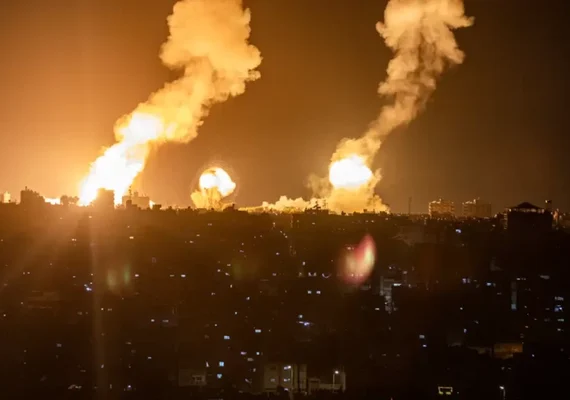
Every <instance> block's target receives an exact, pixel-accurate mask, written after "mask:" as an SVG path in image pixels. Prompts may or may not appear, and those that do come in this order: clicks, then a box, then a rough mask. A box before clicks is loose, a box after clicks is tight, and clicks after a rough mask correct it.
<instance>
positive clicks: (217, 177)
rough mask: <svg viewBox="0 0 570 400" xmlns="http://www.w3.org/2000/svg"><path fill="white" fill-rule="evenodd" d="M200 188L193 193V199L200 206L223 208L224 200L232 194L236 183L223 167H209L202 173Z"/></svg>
mask: <svg viewBox="0 0 570 400" xmlns="http://www.w3.org/2000/svg"><path fill="white" fill-rule="evenodd" d="M198 186H199V190H197V191H195V192H194V193H192V196H191V198H192V201H193V202H194V204H195V205H196V207H199V208H214V209H221V208H223V203H222V200H223V199H224V198H226V197H228V196H229V195H231V194H232V193H233V192H234V191H235V189H236V186H237V185H236V184H235V182H234V181H232V178H231V177H230V175H229V174H228V173H227V172H226V171H224V170H223V169H222V168H219V167H214V168H209V169H207V170H206V171H204V172H203V173H202V175H200V180H199V181H198Z"/></svg>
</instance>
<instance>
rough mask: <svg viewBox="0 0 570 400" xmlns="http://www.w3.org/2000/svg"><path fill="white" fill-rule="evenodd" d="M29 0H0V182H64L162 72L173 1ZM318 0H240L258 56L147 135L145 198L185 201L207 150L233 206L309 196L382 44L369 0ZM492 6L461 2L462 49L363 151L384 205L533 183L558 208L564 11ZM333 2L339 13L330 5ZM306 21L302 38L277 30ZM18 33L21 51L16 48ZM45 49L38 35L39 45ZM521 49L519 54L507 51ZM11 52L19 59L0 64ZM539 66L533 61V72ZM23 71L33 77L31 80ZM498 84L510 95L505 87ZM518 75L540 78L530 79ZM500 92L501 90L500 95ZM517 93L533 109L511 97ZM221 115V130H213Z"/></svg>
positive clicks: (48, 185) (48, 186) (59, 186)
mask: <svg viewBox="0 0 570 400" xmlns="http://www.w3.org/2000/svg"><path fill="white" fill-rule="evenodd" d="M32 3H33V2H31V3H28V5H23V4H18V3H16V2H7V3H5V4H3V5H2V7H3V8H4V9H3V12H2V15H3V16H7V18H8V23H7V24H6V25H5V26H4V28H3V29H5V30H6V31H5V33H6V35H3V37H4V39H3V40H5V41H6V42H3V44H4V45H5V47H6V48H7V52H8V54H9V55H8V57H11V59H12V60H13V61H14V62H13V64H12V66H11V67H9V66H8V65H3V66H2V69H1V71H0V72H1V73H2V74H3V76H4V77H5V79H4V81H5V82H4V88H5V92H6V93H7V96H6V97H5V99H4V100H2V109H3V110H5V112H4V114H5V115H4V118H3V120H2V122H0V128H1V129H2V130H3V131H4V132H14V133H13V134H12V135H2V137H1V139H0V140H1V143H0V144H2V146H3V148H4V149H15V150H16V151H10V152H6V153H5V154H4V157H3V158H2V160H1V165H0V167H1V170H2V171H5V173H3V174H0V189H1V190H7V191H9V192H11V193H17V192H18V191H19V190H20V189H21V188H22V187H23V186H25V185H27V186H29V187H31V188H34V189H36V190H38V191H40V192H41V193H42V194H45V195H46V196H47V197H59V196H60V195H63V194H69V195H76V194H77V185H78V182H79V181H80V179H81V177H82V176H84V174H85V172H86V168H88V165H89V163H90V162H91V161H92V159H94V158H95V157H96V156H97V154H99V149H100V148H101V147H102V146H107V145H110V144H111V143H112V142H111V141H110V140H111V134H112V126H113V122H114V120H115V119H116V118H117V116H120V115H123V114H125V113H126V112H129V110H130V109H132V107H133V106H134V105H136V104H137V103H138V102H139V101H141V100H143V99H144V96H145V95H146V94H147V93H148V92H150V91H152V90H154V89H155V88H156V87H160V85H161V84H162V82H164V81H168V80H172V78H173V77H172V74H170V73H168V72H166V70H165V69H163V68H162V67H160V66H159V61H158V60H157V58H156V54H157V50H158V48H159V46H160V43H161V42H162V41H163V40H164V37H165V29H166V26H165V22H164V21H165V16H166V15H167V14H168V13H169V11H170V9H171V6H172V3H173V2H164V3H160V4H159V3H157V4H155V5H152V6H148V5H144V6H140V7H139V9H138V11H139V12H140V15H141V20H144V21H145V24H146V25H144V27H143V26H140V25H141V24H139V25H136V24H135V25H129V29H128V30H125V29H119V28H116V27H111V26H109V25H106V24H104V22H105V21H106V19H108V18H129V17H128V16H122V15H119V14H117V10H116V9H115V8H113V6H112V5H111V4H110V3H108V4H107V3H100V4H98V5H96V4H95V3H89V2H87V1H85V2H79V3H76V4H75V5H74V7H70V8H67V9H63V7H61V8H58V7H55V8H53V9H52V8H50V9H49V10H47V9H44V8H42V4H43V3H42V4H40V3H38V4H35V6H37V7H36V8H26V7H29V6H30V5H34V4H32ZM167 3H168V4H167ZM330 4H331V5H330V7H329V9H328V14H324V13H322V5H318V4H317V3H315V4H314V5H307V4H302V2H298V3H297V2H290V3H288V6H287V7H285V4H284V3H280V2H273V3H272V4H271V5H267V4H264V3H262V2H259V1H249V2H246V6H248V7H249V8H250V9H251V12H252V38H251V40H252V42H253V43H254V44H255V45H256V46H258V47H259V48H260V49H261V51H262V54H263V57H264V60H263V63H262V65H261V67H260V70H261V72H262V78H261V79H260V80H259V81H258V82H254V83H252V84H251V87H250V88H249V89H248V91H247V92H246V93H245V94H244V95H243V96H242V97H240V98H237V99H234V100H230V101H229V102H228V103H227V104H223V105H218V106H214V108H213V109H212V113H211V115H210V116H209V118H208V120H207V121H205V123H204V126H202V127H201V128H200V136H199V137H198V138H197V139H196V140H195V141H193V142H192V143H190V144H188V145H168V146H163V147H162V148H160V149H158V150H156V151H154V152H153V155H152V156H151V159H150V161H149V165H148V168H147V169H146V171H145V173H144V174H143V176H142V177H141V179H140V180H139V181H138V182H137V189H138V190H139V191H141V192H144V193H146V194H148V195H149V196H150V197H151V198H153V199H156V201H157V202H160V203H165V204H181V205H190V204H191V201H190V193H191V192H192V191H193V190H195V189H196V187H197V180H198V176H199V174H200V173H201V172H202V171H203V170H204V169H205V168H206V167H208V166H211V165H213V164H215V161H218V160H219V161H221V163H223V165H224V166H226V165H227V166H229V167H230V168H231V172H232V174H231V175H232V178H233V179H234V181H235V182H236V183H237V187H238V190H237V194H236V197H235V201H236V203H237V204H238V205H240V206H241V205H247V206H255V205H258V204H260V203H261V202H262V201H275V200H277V199H278V197H279V196H280V195H283V194H286V195H288V196H289V197H298V196H304V197H305V198H308V197H310V193H309V191H308V190H307V189H306V188H305V186H304V183H305V180H306V177H307V175H308V174H309V173H311V172H320V173H324V172H325V171H326V170H325V168H326V165H327V158H328V156H329V155H330V153H331V152H332V149H334V146H335V145H336V143H337V142H338V139H340V138H342V137H346V136H349V137H350V136H357V135H359V134H360V133H361V132H362V131H363V129H365V128H366V125H367V124H368V123H369V121H370V120H372V119H373V118H374V116H375V115H376V114H377V112H378V109H379V107H380V106H381V104H382V102H381V101H379V100H378V98H377V95H376V94H375V88H376V86H377V84H378V82H379V81H380V80H381V79H382V78H383V76H382V74H383V71H384V70H385V69H386V65H387V62H388V60H389V59H390V57H391V54H390V51H389V50H388V49H387V48H385V46H384V45H383V44H382V41H381V40H380V39H379V38H378V35H377V33H376V32H375V31H374V23H375V22H376V21H377V20H378V19H379V18H381V15H382V10H383V7H384V6H385V3H383V2H362V3H361V5H360V6H359V7H348V6H346V4H344V3H342V2H333V3H330ZM133 5H134V4H133ZM155 7H156V8H155ZM503 7H504V8H501V7H496V6H494V7H491V6H489V5H485V4H484V3H483V4H474V3H472V2H468V3H467V4H466V14H468V15H471V16H474V17H475V20H476V25H475V26H474V27H472V28H470V29H468V30H465V31H458V33H457V38H458V39H457V40H458V42H459V45H460V46H461V48H462V49H464V50H465V52H466V54H467V58H466V60H465V63H464V65H462V66H460V67H458V68H454V69H452V70H451V71H449V73H448V74H447V75H446V76H444V77H443V78H442V80H441V82H440V84H439V87H438V91H437V92H436V93H435V94H434V97H433V98H432V100H431V101H430V103H429V104H428V106H427V109H426V112H425V113H424V114H422V115H420V116H419V117H418V119H417V120H416V121H415V122H412V123H411V124H410V125H409V126H408V127H406V128H403V129H402V130H405V131H406V132H399V133H396V134H394V135H392V136H391V137H390V139H389V140H388V141H387V142H386V145H385V147H384V148H383V149H382V150H381V153H380V155H379V156H378V157H377V162H376V163H375V164H374V166H375V167H376V166H381V167H383V169H382V174H383V180H382V181H381V182H380V184H379V185H378V193H380V195H381V196H382V198H383V199H385V201H386V202H387V203H388V204H389V205H390V206H391V208H392V209H393V211H395V212H406V211H407V208H408V198H409V197H412V198H413V203H412V211H414V212H420V211H421V210H423V209H424V207H425V204H426V203H427V202H429V201H431V200H433V199H436V198H439V197H444V198H448V199H451V200H454V201H455V202H456V203H459V202H460V201H463V200H465V199H470V198H474V197H478V196H480V197H481V198H485V199H487V200H488V201H489V202H491V203H492V204H494V205H495V204H496V209H502V208H504V207H508V206H512V205H514V204H518V203H519V202H520V201H523V200H528V201H530V202H531V203H535V204H542V202H543V201H544V199H547V198H548V199H553V201H554V204H555V207H560V208H561V209H569V208H570V197H569V196H570V195H569V194H568V190H567V186H566V184H565V183H564V182H566V181H567V179H566V178H565V174H566V172H565V171H566V170H567V168H565V165H566V164H565V163H566V159H565V158H564V156H563V154H562V149H563V148H564V143H565V141H566V140H567V136H565V135H563V130H564V128H563V125H561V122H562V121H563V119H562V118H563V111H562V108H561V107H562V104H563V101H561V100H562V99H563V96H564V93H565V89H564V88H565V85H567V80H564V79H560V77H561V75H559V74H562V73H563V71H564V70H565V65H566V64H565V63H567V61H566V59H565V58H564V57H560V58H559V57H554V56H553V55H554V53H553V49H554V48H560V49H565V48H567V46H568V43H567V42H566V41H565V40H566V39H564V35H559V34H558V33H557V32H558V31H557V29H559V28H560V24H558V22H557V21H558V19H557V15H558V16H559V15H563V14H564V12H563V10H564V9H565V7H566V5H565V4H564V3H562V2H555V3H550V4H549V7H545V8H544V9H542V8H540V7H542V6H540V5H535V6H533V8H530V5H527V4H526V3H525V2H523V3H521V4H520V6H519V7H520V8H519V10H518V11H519V14H518V15H517V19H516V20H515V19H513V18H509V17H508V14H507V8H508V7H507V6H503ZM85 11H90V12H89V13H85ZM278 11H283V12H282V13H278V14H279V15H280V18H282V19H285V20H286V21H288V22H291V24H292V23H293V21H294V22H295V23H296V27H297V31H296V32H295V33H292V32H288V33H287V35H286V36H283V34H284V33H285V32H286V31H285V30H280V29H282V28H279V26H275V24H273V23H272V22H273V21H274V20H275V14H276V13H277V12H278ZM319 12H320V13H319ZM41 13H47V14H45V15H50V17H52V18H53V20H54V21H58V22H59V24H58V25H59V26H58V28H57V29H56V28H52V27H50V26H48V25H46V24H47V20H45V19H43V17H41V15H40V14H41ZM343 13H345V14H346V13H349V14H347V15H351V16H353V15H354V18H352V17H351V18H348V17H347V18H341V15H343ZM361 14H362V15H361ZM364 14H367V16H364ZM137 15H138V14H137ZM159 16H160V18H159ZM310 16H312V17H313V18H310ZM12 17H13V18H12ZM78 18H79V19H78ZM531 18H532V19H533V21H534V22H535V23H536V24H538V25H539V26H541V29H538V30H537V31H536V32H533V33H532V34H533V35H534V36H533V37H534V38H533V39H532V40H530V39H529V40H527V41H525V40H521V37H524V35H527V34H528V33H527V32H525V31H524V29H522V25H523V24H524V23H525V22H527V21H530V20H531ZM78 21H81V23H80V24H79V25H80V26H77V24H76V22H78ZM309 21H311V22H310V23H309ZM355 21H359V22H358V23H356V22H355ZM338 24H340V25H339V26H340V27H341V28H342V29H338V26H337V25H338ZM24 26H25V27H26V29H27V32H28V34H31V33H32V32H34V30H36V29H42V30H44V31H45V35H43V37H42V39H41V42H38V43H36V44H34V45H32V43H31V42H30V41H29V39H27V37H28V36H29V35H28V34H26V35H19V36H18V35H17V33H18V32H19V31H20V30H21V29H22V28H23V27H24ZM48 28H49V29H48ZM143 30H144V32H143ZM313 31H314V34H313V35H312V36H310V35H309V36H307V37H311V40H308V41H306V42H307V43H306V44H305V45H297V44H298V43H299V41H295V43H293V38H298V37H300V36H302V35H304V34H306V33H307V32H313ZM335 31H336V33H335ZM268 32H270V33H268ZM497 32H501V34H498V35H495V34H496V33H497ZM271 33H274V34H273V35H272V34H271ZM277 33H280V34H277ZM536 35H539V36H540V35H542V36H540V38H538V37H536ZM111 36H112V37H113V38H114V42H112V41H111V39H110V37H111ZM135 37H136V38H137V40H136V41H134V42H133V39H134V38H135ZM272 38H273V39H272ZM60 39H61V40H60ZM520 42H525V46H524V48H523V46H522V44H521V43H520ZM132 43H135V45H134V46H131V44H132ZM354 43H358V46H355V45H354ZM294 44H295V45H294ZM26 46H28V47H26ZM29 46H32V47H29ZM34 46H35V47H34ZM551 46H552V47H551ZM535 47H536V48H535ZM24 48H25V49H27V50H28V51H27V52H24V53H22V52H21V50H22V49H24ZM47 49H50V50H53V51H49V52H48V53H45V51H44V50H47ZM499 49H500V50H499ZM535 50H536V52H538V53H536V52H534V51H535ZM533 52H534V53H533ZM499 53H500V55H501V57H498V55H499ZM32 54H33V55H35V56H37V57H38V59H37V61H38V62H40V61H41V62H42V63H43V64H42V65H46V67H45V68H42V69H40V70H37V71H35V72H34V73H33V74H29V73H28V74H27V75H26V80H25V82H26V83H28V84H27V85H23V84H22V83H23V82H24V81H23V80H22V79H23V78H22V77H20V78H18V73H21V72H25V71H26V68H28V67H29V63H28V60H29V58H28V57H29V56H30V55H32ZM51 54H58V56H53V57H52V56H51ZM530 54H534V55H533V56H532V58H533V60H534V61H533V60H526V59H525V58H522V57H530V56H529V55H530ZM536 54H540V56H537V55H536ZM342 55H345V57H342ZM349 55H350V56H349ZM141 60H147V61H145V62H141ZM153 60H156V61H153ZM538 60H540V62H539V61H538ZM18 65H20V66H22V68H15V67H14V66H18ZM515 66H516V68H515ZM545 69H547V70H548V71H549V73H539V72H541V71H544V70H545ZM342 70H344V72H342ZM64 71H67V72H65V73H64ZM128 71H133V72H134V73H133V74H130V73H128ZM135 71H136V72H135ZM302 71H306V73H305V74H303V73H302ZM311 71H312V72H311ZM356 71H359V72H360V73H359V74H356V73H355V72H356ZM293 76H295V77H296V80H293V82H298V85H299V87H297V85H291V84H288V85H286V84H285V82H290V79H285V77H288V78H292V77H293ZM332 82H334V84H333V83H332ZM487 82H488V83H487ZM555 82H556V85H555V84H554V83H555ZM34 84H35V85H36V87H37V88H38V89H40V88H41V90H33V87H34ZM40 84H41V85H40ZM37 85H39V86H37ZM30 87H31V88H32V89H30ZM533 88H534V89H537V90H538V92H537V90H534V89H533ZM143 89H144V90H143ZM514 89H516V90H519V91H522V93H523V96H522V97H521V96H517V98H512V94H513V93H516V92H514V91H513V90H514ZM30 90H33V92H30ZM533 91H534V92H536V93H542V94H540V95H538V94H532V95H531V93H533ZM250 92H251V93H250ZM332 92H338V96H335V97H332V96H330V94H331V93H332ZM32 93H33V94H34V95H33V96H32V95H31V94H32ZM111 93H113V95H111ZM524 93H529V95H527V96H524ZM14 94H17V96H13V95H14ZM327 94H329V95H327ZM506 96H511V97H509V100H508V101H507V100H506V99H507V97H506ZM561 96H562V97H561ZM110 98H113V100H110ZM267 99H273V101H275V102H276V103H275V107H272V108H273V110H272V111H271V112H269V113H268V112H266V111H265V110H264V108H263V107H266V104H267V103H268V102H267ZM335 103H336V105H335ZM26 104H27V107H24V105H26ZM301 104H305V105H304V106H302V107H299V106H300V105H301ZM461 104H463V106H461ZM305 109H306V110H305ZM527 109H533V110H534V112H533V113H529V112H521V110H527ZM22 110H26V112H24V111H22ZM30 110H32V111H33V114H32V117H30V112H29V111H30ZM279 110H281V111H279ZM260 111H263V112H260ZM267 115H271V118H268V117H267ZM35 116H37V118H36V117H35ZM499 127H501V129H498V128H499ZM233 131H235V132H237V133H235V134H228V132H233ZM475 131H477V133H475ZM267 132H271V135H269V134H267ZM400 133H403V134H400ZM301 140H303V142H301ZM275 141H280V143H279V146H275V145H274V142H275ZM238 142H239V143H238ZM240 143H242V144H241V145H240ZM269 155H271V156H269ZM28 157H29V159H33V160H34V162H33V163H29V162H28V161H26V160H27V159H28ZM521 160H524V161H523V162H521ZM26 162H28V164H25V163H26ZM32 164H33V165H32ZM38 164H39V165H38ZM41 165H47V166H49V167H50V168H45V167H44V168H38V166H41ZM521 165H523V166H524V168H522V167H521ZM260 166H263V168H260ZM8 171H9V172H8ZM505 183H506V184H505Z"/></svg>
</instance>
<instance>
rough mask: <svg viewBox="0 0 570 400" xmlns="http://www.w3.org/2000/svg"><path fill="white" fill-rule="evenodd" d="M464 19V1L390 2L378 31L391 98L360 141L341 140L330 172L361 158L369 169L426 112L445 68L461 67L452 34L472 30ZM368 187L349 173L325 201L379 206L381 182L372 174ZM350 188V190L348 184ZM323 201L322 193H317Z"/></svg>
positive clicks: (385, 88)
mask: <svg viewBox="0 0 570 400" xmlns="http://www.w3.org/2000/svg"><path fill="white" fill-rule="evenodd" d="M472 23H473V20H472V19H470V18H467V17H466V16H465V10H464V6H463V1H462V0H390V1H389V3H388V5H387V6H386V10H385V11H384V23H381V22H379V23H378V24H377V25H376V29H377V30H378V33H380V35H381V36H382V37H383V38H384V41H385V42H386V45H387V46H388V47H389V48H390V49H392V50H393V51H394V53H395V55H394V57H393V58H392V60H391V61H390V63H389V64H388V69H387V73H388V75H387V77H386V80H385V81H384V82H382V83H381V84H380V86H379V87H378V93H379V94H380V95H381V96H385V97H388V98H390V99H391V100H392V101H391V103H390V104H389V105H386V106H385V107H383V108H382V110H381V112H380V115H379V116H378V118H377V119H376V120H375V121H374V122H373V123H372V124H371V126H370V128H369V130H368V131H367V132H366V133H365V134H364V135H363V136H362V137H361V138H358V139H344V140H342V141H341V142H340V143H339V145H338V146H337V149H336V151H335V153H334V155H333V156H332V159H331V171H332V168H333V167H334V166H335V165H336V164H338V163H339V162H344V161H345V160H347V159H354V158H355V157H356V158H361V160H363V162H364V164H365V165H366V166H367V167H370V165H371V163H372V161H373V159H374V156H375V155H376V153H377V152H378V150H379V149H380V146H381V145H382V141H383V140H384V138H385V137H386V136H387V135H388V134H389V133H390V132H392V131H393V130H394V129H396V128H398V127H400V126H403V125H406V124H408V123H409V122H410V121H412V120H413V119H414V118H415V117H416V116H417V114H418V113H419V112H420V111H422V110H423V108H424V107H425V105H426V102H427V100H428V99H429V97H430V95H431V94H432V93H433V91H434V90H435V88H436V83H437V79H438V78H439V76H440V75H441V74H442V73H443V71H444V70H445V68H446V67H447V66H450V65H455V64H460V63H462V62H463V59H464V53H463V52H462V51H461V50H460V49H459V48H458V46H457V42H456V41H455V37H454V35H453V30H454V29H457V28H463V27H468V26H470V25H472ZM370 176H371V178H370V180H369V181H367V182H365V183H363V184H361V185H358V184H357V185H354V183H355V182H356V183H358V182H360V179H361V175H358V174H354V173H351V172H350V170H347V172H346V173H344V175H343V178H342V179H340V181H342V184H340V185H338V184H335V182H334V181H333V179H331V177H329V179H330V182H331V184H332V188H331V190H330V192H329V193H325V195H327V196H329V197H330V198H331V200H332V199H334V203H335V205H336V207H338V208H340V209H349V210H350V209H354V208H355V205H359V204H368V203H369V202H370V201H372V203H375V204H376V205H377V206H381V201H380V199H379V198H378V197H377V196H375V195H374V188H375V186H376V183H377V181H378V180H379V179H380V177H379V175H378V174H371V175H370ZM347 183H348V184H347ZM319 194H321V195H322V193H319Z"/></svg>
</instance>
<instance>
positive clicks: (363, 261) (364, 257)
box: [341, 235, 376, 285]
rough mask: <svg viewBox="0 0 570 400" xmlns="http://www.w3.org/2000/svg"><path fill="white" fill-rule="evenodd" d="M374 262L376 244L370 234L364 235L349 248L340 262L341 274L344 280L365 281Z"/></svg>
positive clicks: (357, 283)
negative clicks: (356, 244) (356, 243)
mask: <svg viewBox="0 0 570 400" xmlns="http://www.w3.org/2000/svg"><path fill="white" fill-rule="evenodd" d="M375 262H376V244H375V243H374V239H372V236H370V235H366V236H365V237H364V238H363V239H362V240H361V241H360V243H359V244H358V246H356V248H352V247H351V248H349V249H348V253H347V254H346V255H345V258H344V260H343V262H342V264H341V268H342V270H341V275H342V277H343V278H344V280H345V282H347V283H349V284H352V285H360V284H362V283H363V282H365V281H366V280H367V279H368V277H369V276H370V274H371V273H372V269H373V268H374V263H375Z"/></svg>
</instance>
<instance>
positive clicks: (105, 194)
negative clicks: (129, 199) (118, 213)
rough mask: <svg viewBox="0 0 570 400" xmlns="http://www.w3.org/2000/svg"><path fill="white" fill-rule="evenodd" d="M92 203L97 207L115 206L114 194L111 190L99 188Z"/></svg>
mask: <svg viewBox="0 0 570 400" xmlns="http://www.w3.org/2000/svg"><path fill="white" fill-rule="evenodd" d="M93 205H94V206H95V207H96V208H98V209H113V208H115V194H114V193H113V191H112V190H105V189H99V191H98V192H97V198H95V200H94V201H93Z"/></svg>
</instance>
